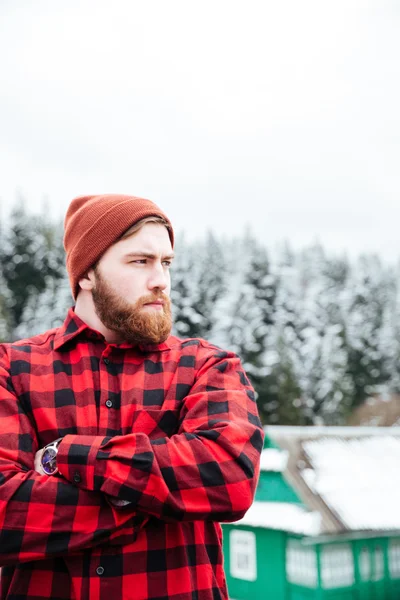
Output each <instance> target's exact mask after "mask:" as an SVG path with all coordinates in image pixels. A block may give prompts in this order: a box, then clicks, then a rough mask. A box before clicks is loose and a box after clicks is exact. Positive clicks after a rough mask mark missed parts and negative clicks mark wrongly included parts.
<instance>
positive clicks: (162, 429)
mask: <svg viewBox="0 0 400 600" xmlns="http://www.w3.org/2000/svg"><path fill="white" fill-rule="evenodd" d="M179 424H180V419H179V410H178V409H172V410H162V409H149V410H146V409H142V410H138V411H136V412H135V414H134V417H133V423H132V433H145V434H146V435H147V436H148V437H149V438H150V439H151V440H156V439H160V438H166V437H171V436H172V435H174V434H175V433H177V432H178V429H179Z"/></svg>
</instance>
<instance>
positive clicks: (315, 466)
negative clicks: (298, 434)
mask: <svg viewBox="0 0 400 600" xmlns="http://www.w3.org/2000/svg"><path fill="white" fill-rule="evenodd" d="M361 429H362V428H361ZM390 429H391V432H393V428H390ZM303 449H304V450H305V452H306V455H307V457H308V459H309V461H310V464H311V467H312V469H304V470H303V471H302V476H303V478H304V480H305V481H306V483H307V485H309V487H310V489H311V490H312V491H313V492H314V493H316V494H318V495H319V496H321V498H322V499H323V500H324V502H325V503H326V504H327V506H328V507H329V508H330V509H331V510H332V511H333V512H334V513H336V514H337V516H338V517H339V519H340V520H341V521H342V522H343V524H344V525H345V526H346V527H348V528H349V529H352V530H395V529H400V510H399V506H400V482H399V479H398V476H397V474H398V469H399V464H400V439H399V437H397V436H395V435H390V436H389V435H385V436H384V435H382V434H381V435H380V436H377V435H375V436H370V437H369V436H366V437H358V438H354V439H344V438H340V437H323V438H321V439H314V440H309V441H305V442H303Z"/></svg>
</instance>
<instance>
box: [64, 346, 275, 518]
mask: <svg viewBox="0 0 400 600" xmlns="http://www.w3.org/2000/svg"><path fill="white" fill-rule="evenodd" d="M143 412H145V409H144V411H143ZM160 414H161V415H162V414H163V413H162V411H160ZM262 444H263V431H262V428H261V423H260V421H259V418H258V413H257V406H256V403H255V397H254V392H253V389H252V387H251V386H250V384H249V382H248V380H247V377H246V375H245V373H244V371H243V368H242V366H241V364H240V361H239V359H238V357H237V356H236V355H234V354H231V353H221V352H220V351H217V350H214V351H213V352H212V353H210V351H208V356H206V357H205V358H204V359H203V361H202V364H201V366H200V367H199V370H198V374H197V378H196V381H195V383H194V385H193V386H192V388H191V389H190V390H188V393H187V395H186V397H185V399H184V401H183V406H182V409H181V414H180V425H179V428H178V430H177V433H176V434H175V435H172V436H171V437H168V436H166V437H162V438H155V439H152V438H151V436H149V435H147V434H146V433H143V432H141V431H140V430H139V431H137V432H136V433H132V434H128V435H124V436H115V437H112V438H104V437H103V436H80V435H67V436H66V437H65V438H64V439H63V441H62V442H61V444H60V446H59V448H58V455H57V465H58V469H59V471H60V473H61V474H62V475H63V476H64V477H65V478H66V479H67V480H69V481H71V482H76V483H75V484H76V485H77V487H79V488H80V489H82V490H90V491H97V492H102V493H104V494H107V495H110V496H113V497H117V498H119V499H123V500H126V501H129V502H130V503H131V506H132V507H136V508H137V509H138V510H140V511H141V512H143V513H146V514H149V515H153V516H156V517H158V518H160V519H163V520H199V519H202V520H215V521H234V520H237V519H239V518H241V517H242V516H243V515H244V514H245V512H246V511H247V509H248V508H249V506H250V505H251V503H252V501H253V497H254V492H255V487H256V484H257V480H258V473H259V457H260V452H261V449H262ZM77 473H78V474H79V475H78V477H77ZM78 478H79V480H80V481H79V482H77V481H76V480H77V479H78Z"/></svg>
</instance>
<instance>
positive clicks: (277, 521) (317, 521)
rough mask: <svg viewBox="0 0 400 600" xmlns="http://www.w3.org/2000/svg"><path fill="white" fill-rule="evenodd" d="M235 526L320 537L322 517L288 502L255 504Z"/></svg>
mask: <svg viewBox="0 0 400 600" xmlns="http://www.w3.org/2000/svg"><path fill="white" fill-rule="evenodd" d="M234 525H247V526H250V527H263V528H267V529H279V530H281V531H290V532H292V533H299V534H302V535H318V534H319V533H320V528H321V517H320V515H319V513H317V512H309V511H307V510H305V509H304V508H302V507H301V506H298V505H297V504H289V503H288V502H253V504H252V505H251V507H250V508H249V510H248V511H247V513H246V514H245V516H244V517H243V518H242V519H240V521H236V523H234Z"/></svg>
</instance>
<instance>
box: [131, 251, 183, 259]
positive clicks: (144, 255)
mask: <svg viewBox="0 0 400 600" xmlns="http://www.w3.org/2000/svg"><path fill="white" fill-rule="evenodd" d="M138 257H140V258H150V259H153V260H154V259H156V258H158V256H157V255H156V254H153V253H152V252H144V251H143V250H138V251H137V252H129V254H125V256H124V258H138ZM162 258H163V260H165V259H168V260H172V259H173V258H175V254H173V253H172V254H166V255H164V256H163V257H162Z"/></svg>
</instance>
